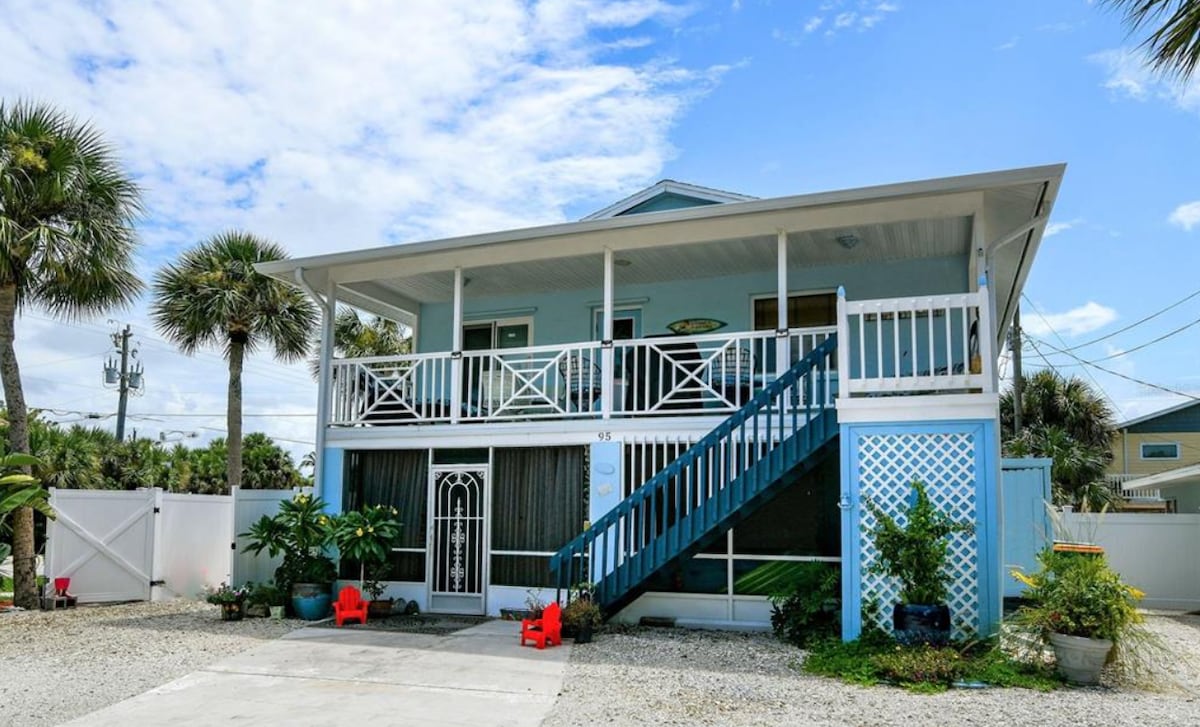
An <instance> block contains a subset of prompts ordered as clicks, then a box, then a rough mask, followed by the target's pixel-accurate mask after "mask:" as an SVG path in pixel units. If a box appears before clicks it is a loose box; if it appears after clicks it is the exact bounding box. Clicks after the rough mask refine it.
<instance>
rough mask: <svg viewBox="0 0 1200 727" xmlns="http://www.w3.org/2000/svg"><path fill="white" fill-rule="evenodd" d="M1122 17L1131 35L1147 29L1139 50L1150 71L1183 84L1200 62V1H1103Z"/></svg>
mask: <svg viewBox="0 0 1200 727" xmlns="http://www.w3.org/2000/svg"><path fill="white" fill-rule="evenodd" d="M1103 2H1104V4H1106V5H1108V6H1110V7H1112V8H1115V9H1117V10H1119V11H1120V12H1121V13H1122V14H1123V15H1124V18H1123V20H1124V22H1125V26H1126V27H1127V28H1128V29H1129V32H1130V33H1131V34H1136V33H1139V32H1141V31H1142V30H1149V31H1150V34H1149V35H1148V36H1147V37H1146V39H1145V40H1143V41H1142V45H1141V47H1142V49H1143V50H1145V51H1146V53H1147V54H1148V55H1149V58H1150V65H1151V66H1152V67H1153V68H1154V70H1156V71H1159V72H1160V73H1163V74H1164V75H1166V76H1168V77H1171V78H1176V79H1178V80H1179V81H1181V82H1186V81H1187V80H1188V79H1189V78H1191V76H1192V74H1193V73H1194V72H1195V70H1196V65H1197V64H1198V63H1200V2H1198V1H1197V0H1103Z"/></svg>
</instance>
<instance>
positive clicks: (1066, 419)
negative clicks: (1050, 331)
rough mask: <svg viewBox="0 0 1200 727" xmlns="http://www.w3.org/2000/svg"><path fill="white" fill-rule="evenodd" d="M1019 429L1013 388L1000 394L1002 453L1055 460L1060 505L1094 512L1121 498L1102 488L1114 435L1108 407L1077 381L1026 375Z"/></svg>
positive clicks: (1056, 375) (1042, 373)
mask: <svg viewBox="0 0 1200 727" xmlns="http://www.w3.org/2000/svg"><path fill="white" fill-rule="evenodd" d="M1021 401H1022V407H1021V413H1022V429H1021V433H1020V435H1016V434H1015V433H1014V431H1013V390H1012V388H1009V389H1008V390H1006V391H1005V392H1004V393H1003V394H1001V396H1000V430H1001V438H1002V441H1003V446H1004V454H1005V455H1006V456H1010V457H1048V458H1050V459H1052V460H1054V464H1053V467H1052V468H1051V479H1052V480H1053V482H1054V499H1055V501H1056V502H1057V503H1058V504H1067V505H1074V506H1076V507H1080V508H1087V509H1092V510H1098V509H1101V508H1102V507H1104V506H1106V505H1109V506H1112V505H1115V504H1117V502H1118V501H1119V498H1118V497H1117V496H1116V495H1115V494H1114V493H1113V491H1112V490H1111V489H1110V488H1109V487H1107V485H1105V484H1104V482H1103V479H1104V472H1105V470H1106V469H1107V468H1108V465H1109V463H1111V462H1112V440H1113V437H1114V436H1115V434H1116V423H1115V422H1114V420H1113V413H1112V408H1111V407H1109V405H1108V403H1107V402H1105V401H1104V399H1103V398H1102V397H1100V396H1099V395H1097V394H1096V392H1095V391H1094V390H1093V389H1092V387H1091V386H1089V385H1088V384H1087V382H1085V381H1083V380H1082V379H1080V378H1078V377H1074V376H1073V377H1071V378H1069V379H1068V378H1066V377H1064V376H1062V375H1061V374H1059V373H1058V372H1056V371H1052V370H1050V369H1043V370H1041V371H1038V372H1036V373H1034V374H1033V375H1032V376H1027V377H1024V386H1023V389H1022V393H1021Z"/></svg>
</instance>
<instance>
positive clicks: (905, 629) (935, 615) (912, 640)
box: [892, 603, 950, 646]
mask: <svg viewBox="0 0 1200 727" xmlns="http://www.w3.org/2000/svg"><path fill="white" fill-rule="evenodd" d="M892 635H893V636H895V637H896V640H897V641H899V642H900V643H902V644H908V645H913V644H932V645H934V646H941V645H943V644H945V643H947V642H949V641H950V607H949V606H947V605H945V604H938V605H934V606H927V605H923V604H916V603H897V604H896V607H895V608H894V609H893V610H892Z"/></svg>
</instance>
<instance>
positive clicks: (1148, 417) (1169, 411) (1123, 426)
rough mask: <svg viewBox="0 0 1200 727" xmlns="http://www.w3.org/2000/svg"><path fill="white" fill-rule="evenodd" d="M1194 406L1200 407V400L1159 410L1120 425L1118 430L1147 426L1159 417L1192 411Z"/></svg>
mask: <svg viewBox="0 0 1200 727" xmlns="http://www.w3.org/2000/svg"><path fill="white" fill-rule="evenodd" d="M1193 406H1200V399H1188V400H1187V401H1184V402H1183V403H1180V404H1176V405H1175V406H1171V407H1167V408H1166V409H1159V410H1158V411H1156V412H1152V413H1150V414H1146V415H1143V416H1140V417H1137V418H1136V419H1130V420H1129V421H1127V422H1123V423H1121V424H1118V425H1117V429H1118V430H1121V429H1129V428H1130V427H1134V426H1137V425H1138V424H1145V423H1146V422H1149V421H1153V420H1155V419H1158V418H1159V417H1165V416H1168V415H1170V414H1175V413H1177V412H1181V411H1184V410H1185V409H1190V408H1192V407H1193Z"/></svg>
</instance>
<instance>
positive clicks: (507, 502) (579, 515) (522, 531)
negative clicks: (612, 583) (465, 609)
mask: <svg viewBox="0 0 1200 727" xmlns="http://www.w3.org/2000/svg"><path fill="white" fill-rule="evenodd" d="M583 455H584V451H583V447H529V448H520V449H497V450H495V452H494V453H493V455H492V550H527V551H541V552H553V551H556V550H558V549H559V548H561V547H562V546H564V545H566V544H567V542H568V541H570V540H571V539H572V538H574V537H575V536H576V535H578V534H579V533H580V531H581V530H582V529H583V521H584V519H586V518H587V498H586V496H585V494H586V493H585V486H586V480H585V474H584V456H583ZM549 563H550V559H549V557H544V556H514V555H496V556H493V557H492V573H491V582H492V583H493V584H496V585H503V586H524V587H550V586H553V583H552V581H551V577H550V568H549Z"/></svg>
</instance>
